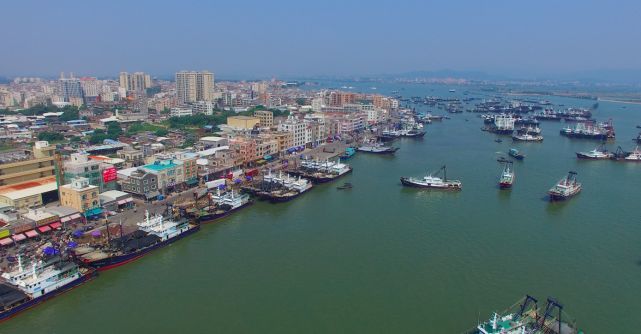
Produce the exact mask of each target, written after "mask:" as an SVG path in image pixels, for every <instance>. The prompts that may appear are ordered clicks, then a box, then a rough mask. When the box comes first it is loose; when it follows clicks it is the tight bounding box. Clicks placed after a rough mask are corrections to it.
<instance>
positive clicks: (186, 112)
mask: <svg viewBox="0 0 641 334" xmlns="http://www.w3.org/2000/svg"><path fill="white" fill-rule="evenodd" d="M191 115H193V111H192V110H191V108H189V107H173V108H171V110H169V116H171V117H183V116H191Z"/></svg>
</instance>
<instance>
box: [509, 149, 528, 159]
mask: <svg viewBox="0 0 641 334" xmlns="http://www.w3.org/2000/svg"><path fill="white" fill-rule="evenodd" d="M507 154H508V155H509V156H511V157H512V158H514V159H516V160H523V159H524V158H525V155H524V154H523V153H521V152H520V151H519V150H518V149H516V148H511V149H510V150H509V151H507Z"/></svg>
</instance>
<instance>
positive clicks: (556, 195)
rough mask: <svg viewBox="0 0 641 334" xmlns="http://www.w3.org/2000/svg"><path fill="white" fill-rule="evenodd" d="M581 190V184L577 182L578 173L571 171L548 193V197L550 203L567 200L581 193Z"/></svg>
mask: <svg viewBox="0 0 641 334" xmlns="http://www.w3.org/2000/svg"><path fill="white" fill-rule="evenodd" d="M581 189H582V185H581V183H579V182H577V180H576V172H574V171H570V172H569V173H568V175H567V176H566V177H564V178H562V179H561V180H560V181H559V182H558V183H557V184H556V185H554V187H552V188H551V189H550V190H549V191H548V195H549V196H550V201H558V200H566V199H569V198H571V197H573V196H575V195H576V194H578V193H579V192H581Z"/></svg>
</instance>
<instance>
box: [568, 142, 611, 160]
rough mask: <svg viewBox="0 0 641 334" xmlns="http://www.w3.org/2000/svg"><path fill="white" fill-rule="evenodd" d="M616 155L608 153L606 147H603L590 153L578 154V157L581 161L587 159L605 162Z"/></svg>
mask: <svg viewBox="0 0 641 334" xmlns="http://www.w3.org/2000/svg"><path fill="white" fill-rule="evenodd" d="M613 156H614V154H612V153H610V152H608V150H607V149H606V148H605V145H601V146H599V147H596V148H595V149H593V150H591V151H588V152H576V157H577V158H579V159H587V160H605V159H612V157H613Z"/></svg>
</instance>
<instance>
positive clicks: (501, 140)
mask: <svg viewBox="0 0 641 334" xmlns="http://www.w3.org/2000/svg"><path fill="white" fill-rule="evenodd" d="M494 141H495V142H497V143H502V142H503V139H501V138H497V139H494Z"/></svg>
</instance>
